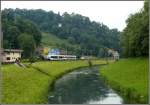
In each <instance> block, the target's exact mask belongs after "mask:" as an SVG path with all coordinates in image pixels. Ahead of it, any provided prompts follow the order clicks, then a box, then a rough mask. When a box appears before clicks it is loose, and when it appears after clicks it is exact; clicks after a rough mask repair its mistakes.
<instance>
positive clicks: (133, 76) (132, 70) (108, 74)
mask: <svg viewBox="0 0 150 105" xmlns="http://www.w3.org/2000/svg"><path fill="white" fill-rule="evenodd" d="M148 63H149V62H148V58H128V59H122V60H119V61H118V62H114V63H112V64H110V65H107V66H103V67H102V68H101V69H100V75H102V76H103V77H104V78H105V79H106V80H107V81H106V82H107V83H108V84H109V85H110V86H111V87H112V88H114V90H116V91H117V92H119V93H120V94H121V95H122V96H123V97H124V99H125V103H148Z"/></svg>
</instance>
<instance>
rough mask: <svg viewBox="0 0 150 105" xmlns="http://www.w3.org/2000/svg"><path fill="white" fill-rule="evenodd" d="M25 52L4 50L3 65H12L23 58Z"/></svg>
mask: <svg viewBox="0 0 150 105" xmlns="http://www.w3.org/2000/svg"><path fill="white" fill-rule="evenodd" d="M22 51H23V50H19V49H4V50H3V51H2V63H12V62H15V61H16V60H17V59H20V58H21V53H22Z"/></svg>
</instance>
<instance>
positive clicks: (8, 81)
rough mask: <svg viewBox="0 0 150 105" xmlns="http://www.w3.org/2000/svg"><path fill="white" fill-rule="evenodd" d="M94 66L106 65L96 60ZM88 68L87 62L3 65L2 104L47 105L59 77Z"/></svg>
mask: <svg viewBox="0 0 150 105" xmlns="http://www.w3.org/2000/svg"><path fill="white" fill-rule="evenodd" d="M92 62H93V65H97V64H105V63H106V62H105V61H101V60H94V61H92ZM85 66H88V63H87V61H62V62H60V61H54V62H49V61H45V62H36V63H34V64H33V65H32V66H30V67H29V68H21V67H17V66H16V65H14V64H10V65H3V66H2V74H3V77H2V78H3V83H2V89H3V91H2V95H3V97H2V103H9V104H13V103H18V104H19V103H32V104H35V103H36V104H39V103H46V102H47V96H48V93H49V88H50V86H51V85H52V84H53V81H54V80H56V78H58V77H59V76H61V75H62V74H64V73H67V72H69V71H70V70H73V69H75V68H79V67H85Z"/></svg>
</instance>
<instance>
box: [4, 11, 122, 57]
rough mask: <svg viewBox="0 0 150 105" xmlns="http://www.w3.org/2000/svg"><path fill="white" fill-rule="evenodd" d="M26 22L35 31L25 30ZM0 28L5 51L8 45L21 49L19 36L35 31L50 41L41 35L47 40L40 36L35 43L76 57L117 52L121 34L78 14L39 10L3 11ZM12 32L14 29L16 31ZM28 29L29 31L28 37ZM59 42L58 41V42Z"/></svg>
mask: <svg viewBox="0 0 150 105" xmlns="http://www.w3.org/2000/svg"><path fill="white" fill-rule="evenodd" d="M25 20H26V21H25ZM20 21H23V22H20ZM29 22H30V23H32V24H33V25H35V27H30V28H27V27H29V26H30V24H26V23H29ZM20 23H21V24H20ZM2 24H3V27H2V28H3V32H4V33H3V34H4V41H5V43H4V47H5V48H9V47H10V43H11V44H12V46H13V47H14V48H21V47H20V43H18V37H19V36H20V34H23V33H27V34H28V35H30V34H31V33H32V32H34V29H35V28H36V29H37V30H38V31H40V33H42V32H44V33H49V34H50V36H49V37H50V38H48V37H47V36H48V35H47V36H46V35H44V37H47V38H44V39H42V38H41V37H40V34H39V37H35V38H38V39H35V40H34V41H36V40H37V42H39V43H40V42H41V40H43V42H44V44H46V45H52V46H57V47H60V48H63V49H67V51H69V52H70V53H74V54H76V55H82V54H84V55H93V56H99V55H101V54H100V53H102V52H104V49H105V48H111V49H115V50H117V51H120V45H119V36H120V32H119V31H118V30H117V29H109V27H108V26H106V25H105V24H103V23H99V22H95V21H91V20H90V19H89V17H85V16H82V15H80V14H75V13H72V14H68V13H67V12H65V13H64V14H62V15H60V14H59V13H58V14H56V13H54V12H53V11H48V12H47V11H44V10H42V9H36V10H32V9H30V10H27V9H4V10H3V11H2ZM11 28H15V31H14V29H12V30H11ZM28 29H31V33H30V32H29V30H28ZM51 34H53V36H52V35H51ZM13 35H15V38H14V40H13V41H12V40H10V39H12V38H9V37H11V36H13ZM35 35H36V34H35ZM35 35H33V36H35ZM56 37H57V38H56ZM58 38H59V39H60V40H57V39H58ZM48 39H53V40H48ZM34 41H33V42H34ZM43 42H42V43H43ZM58 42H59V43H58ZM33 45H34V43H33ZM27 51H29V50H27ZM31 55H32V54H31Z"/></svg>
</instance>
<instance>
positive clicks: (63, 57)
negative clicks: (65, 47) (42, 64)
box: [47, 54, 77, 60]
mask: <svg viewBox="0 0 150 105" xmlns="http://www.w3.org/2000/svg"><path fill="white" fill-rule="evenodd" d="M47 59H48V60H76V59H77V57H76V56H75V55H50V54H49V55H47Z"/></svg>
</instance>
